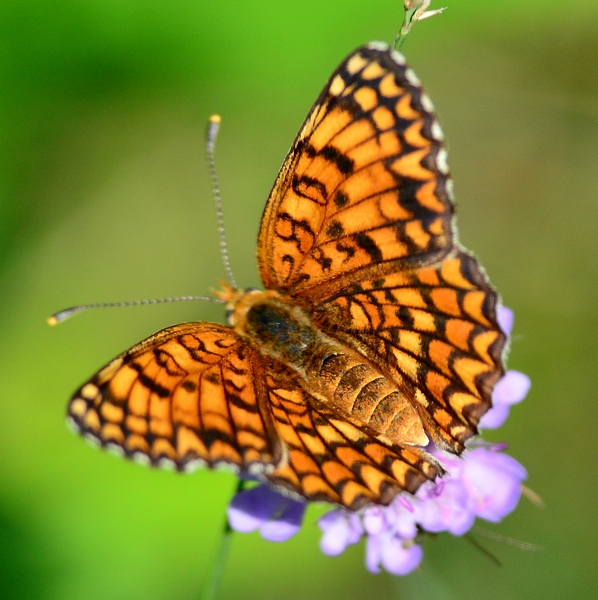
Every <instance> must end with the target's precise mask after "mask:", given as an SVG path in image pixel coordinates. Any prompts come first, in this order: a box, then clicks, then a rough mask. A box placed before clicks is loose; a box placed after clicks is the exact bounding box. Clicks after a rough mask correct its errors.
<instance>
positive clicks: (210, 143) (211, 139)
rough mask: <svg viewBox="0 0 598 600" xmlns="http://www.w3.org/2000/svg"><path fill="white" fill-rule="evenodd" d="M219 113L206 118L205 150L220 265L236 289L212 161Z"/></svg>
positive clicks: (214, 164)
mask: <svg viewBox="0 0 598 600" xmlns="http://www.w3.org/2000/svg"><path fill="white" fill-rule="evenodd" d="M221 120H222V119H221V118H220V115H212V116H211V117H210V118H209V120H208V131H207V140H206V150H207V155H208V169H209V171H210V178H211V179H212V195H213V196H214V204H215V206H216V220H217V221H218V237H219V238H220V256H221V257H222V265H223V266H224V271H225V272H226V278H227V279H228V282H229V283H230V284H231V286H232V287H233V288H234V289H235V290H236V289H237V283H236V281H235V278H234V276H233V271H232V269H231V267H230V260H229V258H228V246H227V245H226V234H225V232H224V215H223V213H222V199H221V198H220V186H219V185H218V176H217V175H216V162H215V161H214V148H215V147H216V138H217V137H218V131H219V129H220V122H221Z"/></svg>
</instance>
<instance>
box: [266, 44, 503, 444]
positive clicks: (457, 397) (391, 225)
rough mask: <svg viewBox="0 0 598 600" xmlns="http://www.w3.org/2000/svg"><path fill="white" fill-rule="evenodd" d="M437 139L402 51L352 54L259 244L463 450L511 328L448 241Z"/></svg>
mask: <svg viewBox="0 0 598 600" xmlns="http://www.w3.org/2000/svg"><path fill="white" fill-rule="evenodd" d="M442 139H443V136H442V131H441V129H440V126H439V125H438V122H437V120H436V118H435V115H434V113H433V107H432V104H431V102H430V100H429V98H428V97H427V96H426V94H425V92H424V91H423V90H422V88H421V86H420V83H419V81H418V80H417V77H416V76H415V75H414V73H413V72H412V71H411V69H409V68H408V67H407V66H406V64H405V62H404V59H403V58H402V57H401V56H400V55H399V54H397V53H396V52H393V51H392V50H389V49H388V48H387V47H382V46H381V45H379V44H373V45H368V46H366V47H363V48H360V49H358V50H356V51H355V52H354V53H353V54H352V55H350V56H349V57H348V58H347V59H346V60H345V61H344V62H343V63H342V64H341V65H340V67H339V68H338V69H337V70H336V71H335V72H334V73H333V75H332V77H331V78H330V81H329V82H328V84H327V85H326V87H325V88H324V91H323V92H322V94H321V95H320V97H319V98H318V100H317V101H316V104H315V106H314V108H313V109H312V111H311V112H310V114H309V116H308V118H307V120H306V121H305V123H304V125H303V127H302V128H301V130H300V132H299V135H298V137H297V139H296V141H295V143H294V145H293V147H292V149H291V151H290V153H289V155H288V156H287V159H286V161H285V163H284V165H283V167H282V169H281V172H280V174H279V176H278V179H277V181H276V183H275V185H274V188H273V190H272V192H271V194H270V198H269V201H268V204H267V205H266V209H265V213H264V217H263V221H262V226H261V230H260V237H259V246H258V248H259V251H258V252H259V263H260V272H261V275H262V279H263V281H264V283H265V284H266V286H267V287H271V288H275V289H277V290H279V291H281V292H283V293H285V294H288V295H290V296H292V297H293V298H294V299H295V300H296V301H297V302H298V303H299V304H301V305H302V306H304V307H305V308H306V309H307V310H308V311H309V312H311V313H312V314H314V318H315V319H316V321H317V323H318V324H319V325H320V327H321V328H322V330H324V331H325V332H326V333H328V335H330V336H332V337H336V338H337V339H339V340H342V341H344V342H345V343H347V344H348V345H349V346H352V347H353V348H354V349H356V350H357V351H359V352H361V353H362V354H364V355H365V356H366V357H367V358H368V359H369V360H370V362H371V363H372V364H375V365H377V366H378V367H379V368H380V369H381V370H382V371H383V372H385V374H386V375H387V376H388V377H389V378H390V379H391V380H392V381H394V383H395V384H396V385H397V387H399V389H401V390H403V393H404V394H405V396H406V397H407V398H408V399H409V400H410V402H411V403H412V404H413V406H415V407H416V409H417V410H418V412H419V414H420V417H421V419H422V421H423V423H424V425H425V427H426V429H427V431H428V433H430V434H431V436H432V439H433V440H434V441H435V442H436V443H437V444H438V445H439V446H440V447H442V448H445V449H448V450H452V451H454V452H460V451H462V450H463V447H464V443H465V441H466V440H467V439H468V438H469V437H471V436H472V435H473V434H474V433H476V425H477V423H478V422H479V419H480V417H481V416H482V415H483V414H484V413H485V412H486V411H487V410H488V409H489V407H490V405H491V399H490V395H491V390H492V387H493V385H494V384H495V383H496V381H498V379H499V378H500V377H501V376H502V373H503V367H502V360H501V356H502V350H503V347H504V345H505V337H504V335H503V334H502V332H501V331H500V328H499V326H498V324H497V320H496V306H497V303H498V297H497V294H496V293H495V291H494V290H493V289H492V287H491V286H490V284H489V282H488V280H487V278H486V276H485V275H484V273H483V270H482V269H481V267H480V266H479V265H478V263H477V261H476V260H475V259H474V258H473V257H472V256H470V255H469V254H467V253H466V252H465V251H464V250H462V249H461V247H460V246H459V245H458V243H457V242H456V240H455V234H454V224H453V204H452V201H451V199H450V194H451V190H450V187H451V182H450V179H449V174H448V166H447V164H446V152H445V150H444V147H443V142H442Z"/></svg>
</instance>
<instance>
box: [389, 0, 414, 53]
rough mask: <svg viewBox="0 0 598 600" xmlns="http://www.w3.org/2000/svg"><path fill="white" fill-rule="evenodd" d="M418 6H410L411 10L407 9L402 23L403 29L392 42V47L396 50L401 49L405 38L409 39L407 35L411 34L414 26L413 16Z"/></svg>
mask: <svg viewBox="0 0 598 600" xmlns="http://www.w3.org/2000/svg"><path fill="white" fill-rule="evenodd" d="M418 8H419V7H415V8H410V9H409V10H405V18H404V19H403V24H402V25H401V29H400V31H399V33H398V35H397V37H396V38H395V41H394V42H393V43H392V47H393V48H394V49H395V50H400V49H401V48H402V47H403V44H404V43H405V40H406V39H407V36H408V35H409V32H410V31H411V28H412V27H413V23H414V21H413V16H414V15H415V13H416V11H417V10H418Z"/></svg>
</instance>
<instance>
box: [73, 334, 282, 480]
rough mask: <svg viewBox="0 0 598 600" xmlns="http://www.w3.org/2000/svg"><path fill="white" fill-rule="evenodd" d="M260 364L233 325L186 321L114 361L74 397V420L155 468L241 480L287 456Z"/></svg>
mask: <svg viewBox="0 0 598 600" xmlns="http://www.w3.org/2000/svg"><path fill="white" fill-rule="evenodd" d="M267 403H268V397H267V393H266V388H265V373H264V371H263V366H262V360H261V358H260V356H259V355H258V354H257V353H256V352H255V351H254V350H252V349H251V348H249V347H248V346H247V345H246V344H245V343H244V342H242V341H241V340H240V339H239V338H238V337H237V335H236V334H235V333H234V332H233V330H232V329H230V328H229V327H225V326H223V325H216V324H213V323H184V324H182V325H175V326H174V327H169V328H167V329H164V330H162V331H160V332H158V333H156V334H155V335H153V336H151V337H149V338H148V339H146V340H144V341H143V342H141V343H139V344H137V345H136V346H133V348H131V349H130V350H128V351H127V352H125V353H124V354H122V355H121V356H119V357H118V358H116V359H114V360H113V361H112V362H110V363H109V364H108V365H106V366H105V367H104V368H103V369H101V370H100V371H99V372H98V373H97V374H96V375H95V376H94V377H92V378H91V379H90V380H89V381H88V382H87V383H85V384H84V385H83V386H81V388H80V389H79V390H78V391H77V392H76V393H75V395H74V396H73V398H72V400H71V401H70V403H69V406H68V418H69V420H70V421H71V423H72V424H73V425H74V426H75V428H76V429H77V430H78V431H79V432H80V433H81V434H82V435H83V436H85V437H86V438H88V439H89V440H90V441H92V442H95V443H98V444H100V445H102V446H104V447H106V448H108V449H112V450H115V451H117V452H118V453H120V454H124V455H125V456H127V457H129V458H133V459H136V460H139V461H141V462H145V463H149V464H152V465H156V466H171V467H172V466H174V467H176V468H177V469H179V470H191V469H192V468H194V467H195V466H198V465H201V464H206V465H208V466H210V467H212V466H217V465H219V464H226V465H229V466H232V467H233V468H234V469H235V470H237V471H238V472H240V473H245V472H261V471H263V470H267V469H272V468H273V465H275V464H278V463H279V461H280V457H281V456H282V448H281V446H280V443H279V438H278V435H277V434H276V431H275V429H274V425H273V421H272V416H271V410H270V409H269V407H268V405H267Z"/></svg>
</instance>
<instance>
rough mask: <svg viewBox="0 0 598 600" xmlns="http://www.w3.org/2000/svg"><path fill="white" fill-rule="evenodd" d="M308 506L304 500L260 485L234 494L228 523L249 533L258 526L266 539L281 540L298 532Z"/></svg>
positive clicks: (236, 529) (235, 528)
mask: <svg viewBox="0 0 598 600" xmlns="http://www.w3.org/2000/svg"><path fill="white" fill-rule="evenodd" d="M305 507H306V503H305V502H300V501H298V500H293V499H292V498H287V497H286V496H283V495H282V494H279V493H278V492H276V491H274V490H273V489H272V488H270V487H269V486H267V485H258V486H256V487H254V488H251V489H249V490H242V491H241V492H239V493H238V494H236V495H235V497H234V498H233V499H232V501H231V503H230V505H229V507H228V522H229V524H230V526H231V528H232V529H234V530H235V531H239V532H242V533H247V532H250V531H255V530H256V529H258V528H259V529H260V533H261V535H262V536H263V537H264V538H265V539H267V540H270V541H275V542H280V541H284V540H287V539H289V538H290V537H292V536H293V535H295V534H296V533H297V532H298V531H299V528H300V527H301V521H302V520H303V515H304V513H305Z"/></svg>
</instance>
